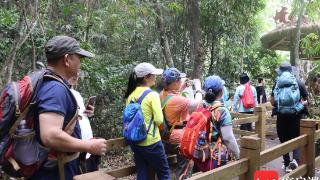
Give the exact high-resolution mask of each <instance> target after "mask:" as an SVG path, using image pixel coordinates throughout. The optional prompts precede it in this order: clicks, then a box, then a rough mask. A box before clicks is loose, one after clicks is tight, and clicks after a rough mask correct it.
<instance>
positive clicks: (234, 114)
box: [230, 112, 254, 118]
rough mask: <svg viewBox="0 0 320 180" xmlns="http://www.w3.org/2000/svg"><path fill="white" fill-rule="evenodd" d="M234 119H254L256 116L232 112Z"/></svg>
mask: <svg viewBox="0 0 320 180" xmlns="http://www.w3.org/2000/svg"><path fill="white" fill-rule="evenodd" d="M230 114H231V117H232V118H246V117H252V116H254V114H244V113H238V112H230Z"/></svg>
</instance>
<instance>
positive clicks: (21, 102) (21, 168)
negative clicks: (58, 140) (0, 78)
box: [0, 70, 77, 177]
mask: <svg viewBox="0 0 320 180" xmlns="http://www.w3.org/2000/svg"><path fill="white" fill-rule="evenodd" d="M44 79H50V80H56V81H59V82H61V83H63V84H64V85H65V83H64V82H63V81H62V80H61V78H59V77H57V76H55V75H54V74H52V73H51V71H49V70H42V71H38V72H34V73H32V74H30V75H27V76H25V77H24V78H23V79H21V80H19V81H18V82H11V83H9V84H7V85H6V86H5V88H4V89H3V90H2V91H1V96H0V166H2V170H3V171H4V172H6V173H7V174H8V175H10V176H12V177H30V176H31V175H33V174H34V173H35V172H36V171H37V170H38V169H39V168H40V166H41V165H42V164H43V162H44V161H45V160H47V158H48V152H49V149H47V148H45V147H43V146H41V145H40V143H39V140H38V139H37V138H36V136H35V130H34V126H35V124H34V123H35V117H34V113H33V112H34V110H35V104H36V102H35V97H36V93H37V92H38V90H39V88H40V85H41V84H42V81H43V80H44ZM68 89H69V88H68ZM70 93H71V91H70ZM72 97H73V96H72ZM74 102H75V103H76V101H75V99H74ZM75 113H77V112H75ZM75 116H76V114H75ZM75 122H76V121H75V120H71V121H70V123H69V124H68V125H67V127H68V131H70V130H69V127H70V128H74V125H75ZM67 127H66V128H65V129H67ZM71 131H73V129H72V130H71ZM68 133H69V132H68Z"/></svg>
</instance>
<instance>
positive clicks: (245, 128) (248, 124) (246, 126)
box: [240, 112, 253, 131]
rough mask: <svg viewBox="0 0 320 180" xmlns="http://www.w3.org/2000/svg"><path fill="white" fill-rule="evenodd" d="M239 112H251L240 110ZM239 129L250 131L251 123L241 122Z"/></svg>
mask: <svg viewBox="0 0 320 180" xmlns="http://www.w3.org/2000/svg"><path fill="white" fill-rule="evenodd" d="M240 113H243V114H253V112H240ZM240 130H246V131H252V123H246V124H241V125H240Z"/></svg>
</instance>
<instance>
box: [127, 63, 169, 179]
mask: <svg viewBox="0 0 320 180" xmlns="http://www.w3.org/2000/svg"><path fill="white" fill-rule="evenodd" d="M162 72H163V70H162V69H157V68H155V67H154V66H153V65H152V64H150V63H140V64H138V65H137V66H136V67H135V68H134V72H133V73H132V74H131V75H130V77H129V82H128V89H127V92H126V94H125V96H124V98H125V99H126V104H127V105H128V104H129V103H130V101H132V100H137V99H139V98H140V96H142V94H144V92H146V91H147V90H150V87H151V86H154V85H155V79H156V75H160V74H162ZM141 109H142V112H143V117H144V121H145V125H146V127H148V125H149V123H150V121H151V119H152V116H153V122H154V125H152V126H151V127H150V129H149V131H148V135H147V138H146V139H145V140H144V141H142V142H140V143H138V144H130V147H131V149H132V151H133V152H134V161H135V164H136V167H137V179H138V180H144V179H148V171H149V168H150V167H151V168H153V169H154V171H155V172H156V174H157V177H158V179H159V180H167V179H170V175H169V165H168V161H167V157H166V154H165V151H164V147H163V144H162V141H161V137H160V133H159V128H158V126H159V125H161V124H162V122H163V115H162V110H161V103H160V98H159V94H158V93H156V92H154V91H153V92H151V93H149V94H147V95H146V96H145V98H143V100H142V102H141Z"/></svg>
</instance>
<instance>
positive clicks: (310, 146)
mask: <svg viewBox="0 0 320 180" xmlns="http://www.w3.org/2000/svg"><path fill="white" fill-rule="evenodd" d="M316 127H317V123H316V120H308V119H305V120H302V121H301V123H300V134H301V135H300V136H299V137H297V138H295V139H292V140H290V141H287V142H285V143H282V144H279V145H277V146H275V147H272V148H270V149H267V150H264V151H261V146H260V144H261V138H259V137H252V136H245V137H242V138H241V150H240V152H241V153H240V158H241V159H240V160H239V161H236V162H232V163H230V164H227V165H226V166H222V167H220V168H217V169H214V170H211V171H208V172H205V173H202V174H199V175H195V176H193V177H192V178H190V179H203V180H205V179H213V178H214V177H220V179H231V178H234V177H238V176H239V177H240V179H243V180H251V179H253V177H254V172H255V171H256V170H259V169H260V166H261V165H264V164H266V163H268V162H270V161H272V160H274V159H276V158H278V157H280V156H282V155H284V154H286V153H288V152H291V151H293V150H294V149H297V148H300V149H301V157H300V165H299V167H298V168H297V169H295V170H293V171H292V172H290V173H288V174H286V175H285V176H283V177H282V178H283V179H286V178H289V177H290V178H298V177H314V175H315V167H316V166H320V157H316V158H315V142H316V141H317V140H318V139H319V137H320V130H317V131H316Z"/></svg>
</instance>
